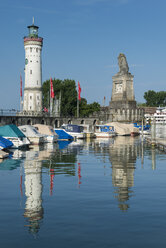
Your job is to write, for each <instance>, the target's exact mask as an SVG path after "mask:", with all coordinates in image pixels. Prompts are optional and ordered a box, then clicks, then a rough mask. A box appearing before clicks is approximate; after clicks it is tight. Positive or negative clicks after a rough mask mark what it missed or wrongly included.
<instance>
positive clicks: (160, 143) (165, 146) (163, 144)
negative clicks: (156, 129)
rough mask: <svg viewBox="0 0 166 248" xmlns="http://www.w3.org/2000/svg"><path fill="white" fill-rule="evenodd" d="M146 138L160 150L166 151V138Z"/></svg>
mask: <svg viewBox="0 0 166 248" xmlns="http://www.w3.org/2000/svg"><path fill="white" fill-rule="evenodd" d="M145 140H146V141H147V142H148V143H149V144H151V145H152V146H154V147H157V148H158V149H159V150H161V151H163V152H165V153H166V139H163V138H156V139H152V138H151V137H146V138H145Z"/></svg>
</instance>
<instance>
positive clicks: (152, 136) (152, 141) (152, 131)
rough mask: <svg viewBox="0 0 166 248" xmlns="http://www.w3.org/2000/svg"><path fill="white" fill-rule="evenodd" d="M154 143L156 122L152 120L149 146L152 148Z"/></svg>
mask: <svg viewBox="0 0 166 248" xmlns="http://www.w3.org/2000/svg"><path fill="white" fill-rule="evenodd" d="M155 143H156V122H155V120H154V119H153V121H152V124H151V144H152V146H154V145H155Z"/></svg>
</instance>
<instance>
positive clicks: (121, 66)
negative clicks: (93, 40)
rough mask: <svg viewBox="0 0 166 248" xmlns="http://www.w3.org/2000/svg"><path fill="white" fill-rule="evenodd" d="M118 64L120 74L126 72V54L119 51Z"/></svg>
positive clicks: (127, 68) (127, 70)
mask: <svg viewBox="0 0 166 248" xmlns="http://www.w3.org/2000/svg"><path fill="white" fill-rule="evenodd" d="M118 65H119V73H120V74H128V72H129V67H128V63H127V60H126V56H125V55H124V54H123V53H120V54H119V56H118Z"/></svg>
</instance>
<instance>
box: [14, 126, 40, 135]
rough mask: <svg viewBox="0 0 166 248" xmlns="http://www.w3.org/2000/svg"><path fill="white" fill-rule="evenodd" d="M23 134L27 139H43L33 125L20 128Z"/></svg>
mask: <svg viewBox="0 0 166 248" xmlns="http://www.w3.org/2000/svg"><path fill="white" fill-rule="evenodd" d="M18 128H19V129H20V130H21V132H23V133H24V134H25V135H26V136H27V137H41V136H43V135H42V134H40V133H39V132H38V131H37V129H36V128H35V127H34V126H31V125H23V126H19V127H18Z"/></svg>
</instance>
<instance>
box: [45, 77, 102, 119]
mask: <svg viewBox="0 0 166 248" xmlns="http://www.w3.org/2000/svg"><path fill="white" fill-rule="evenodd" d="M52 82H53V88H54V94H55V98H56V99H59V98H60V95H61V116H76V114H77V89H76V83H75V81H74V80H70V79H65V80H60V79H55V78H54V79H53V80H52ZM42 90H43V107H46V108H48V109H49V98H50V80H46V81H45V82H44V83H43V87H42ZM96 111H100V104H99V103H97V102H94V103H91V104H88V103H87V100H86V99H85V98H81V100H80V101H79V113H80V117H88V116H89V115H90V114H92V113H93V112H96Z"/></svg>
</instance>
